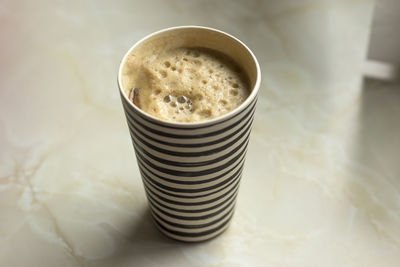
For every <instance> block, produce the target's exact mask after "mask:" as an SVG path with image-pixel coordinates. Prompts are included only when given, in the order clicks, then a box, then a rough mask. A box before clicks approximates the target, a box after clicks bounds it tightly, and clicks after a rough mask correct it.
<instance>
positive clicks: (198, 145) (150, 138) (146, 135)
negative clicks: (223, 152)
mask: <svg viewBox="0 0 400 267" xmlns="http://www.w3.org/2000/svg"><path fill="white" fill-rule="evenodd" d="M254 112H255V109H254V110H253V112H252V114H251V116H250V117H249V118H248V119H247V120H246V121H244V123H243V125H241V126H240V128H238V129H237V130H235V131H234V132H232V133H231V134H229V135H227V136H223V137H222V138H219V139H217V140H214V141H211V142H205V143H194V144H182V143H171V142H166V141H164V140H163V139H160V138H154V137H152V136H150V135H148V134H146V133H144V132H143V131H142V130H140V129H139V128H138V127H136V126H135V124H134V123H132V122H131V121H130V120H127V123H128V127H129V129H130V130H131V131H133V129H134V130H136V134H137V133H139V134H140V135H141V137H142V138H146V139H148V140H147V141H152V142H156V143H158V144H161V145H165V146H170V147H180V148H201V147H207V146H212V145H216V144H219V143H222V142H224V141H225V140H228V139H230V138H232V137H233V136H235V135H236V134H237V133H239V132H240V131H241V130H243V129H244V128H245V127H246V125H248V124H249V123H251V121H252V120H253V117H254Z"/></svg>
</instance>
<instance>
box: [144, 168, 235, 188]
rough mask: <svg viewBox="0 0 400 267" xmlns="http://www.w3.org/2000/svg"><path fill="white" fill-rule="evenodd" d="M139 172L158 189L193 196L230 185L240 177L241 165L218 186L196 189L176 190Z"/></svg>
mask: <svg viewBox="0 0 400 267" xmlns="http://www.w3.org/2000/svg"><path fill="white" fill-rule="evenodd" d="M139 170H140V173H141V174H142V178H143V179H146V180H147V181H150V182H151V183H153V184H155V185H157V186H158V187H161V188H163V189H165V190H169V191H173V192H176V193H187V194H194V193H203V192H208V191H211V190H214V189H218V188H219V187H221V186H223V185H225V184H227V183H228V184H230V182H232V181H233V180H236V179H238V178H239V177H240V175H241V174H242V171H243V165H241V166H240V168H239V169H238V170H237V171H236V172H235V173H234V174H233V175H231V176H230V177H229V178H227V179H225V180H223V181H222V182H221V183H218V184H215V185H213V186H209V187H203V188H196V189H182V188H177V187H170V186H166V185H164V184H161V183H159V182H157V181H155V180H153V179H152V178H151V177H149V176H147V175H146V174H145V173H144V172H143V171H142V170H141V169H139ZM213 193H214V192H212V193H209V194H213ZM207 195H208V194H207Z"/></svg>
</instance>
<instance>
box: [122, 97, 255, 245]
mask: <svg viewBox="0 0 400 267" xmlns="http://www.w3.org/2000/svg"><path fill="white" fill-rule="evenodd" d="M122 102H123V106H124V110H125V114H126V118H127V122H128V126H129V130H130V134H131V137H132V142H133V145H134V148H135V152H136V158H137V162H138V164H139V168H140V172H141V175H142V179H143V183H144V187H145V190H146V195H147V198H148V200H149V203H150V208H151V212H152V214H153V218H154V219H155V222H156V224H157V226H158V228H159V229H160V230H161V231H162V232H164V233H165V234H166V235H168V236H170V237H172V238H175V239H178V240H182V241H202V240H206V239H209V238H212V237H214V236H216V235H218V234H219V233H221V232H222V231H224V229H226V228H227V226H228V223H229V221H230V219H231V218H232V216H233V212H234V206H235V200H236V195H237V193H238V188H239V182H240V178H241V175H242V170H243V164H244V161H245V154H246V149H247V144H248V142H249V134H250V130H251V126H252V122H253V117H254V111H255V104H256V98H254V100H253V101H252V102H250V103H249V105H248V106H247V107H245V108H243V109H242V110H241V111H239V112H237V113H236V114H232V115H231V116H229V117H227V118H226V119H224V120H223V121H221V122H218V123H216V122H214V123H208V124H204V126H199V125H196V124H181V125H179V126H178V127H177V126H173V125H172V124H171V123H168V122H163V121H158V120H155V119H153V118H150V117H146V116H145V115H144V114H142V113H141V112H140V111H138V110H137V109H136V108H135V107H134V106H133V105H132V104H131V103H129V100H127V99H126V98H125V97H123V96H122Z"/></svg>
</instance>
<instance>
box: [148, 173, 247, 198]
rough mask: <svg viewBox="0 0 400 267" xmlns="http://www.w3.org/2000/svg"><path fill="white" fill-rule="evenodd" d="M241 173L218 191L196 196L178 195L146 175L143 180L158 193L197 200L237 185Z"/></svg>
mask: <svg viewBox="0 0 400 267" xmlns="http://www.w3.org/2000/svg"><path fill="white" fill-rule="evenodd" d="M240 175H241V172H240V173H239V174H238V175H237V176H236V177H235V178H234V179H232V180H231V181H230V182H229V183H228V184H226V185H224V186H223V187H222V188H220V189H218V190H217V191H213V192H210V193H207V194H203V195H195V196H193V195H191V196H186V195H177V194H174V193H171V192H169V191H166V190H164V189H161V188H160V187H158V186H157V185H155V184H153V183H152V182H151V181H149V180H147V179H146V178H144V177H142V178H143V182H144V183H145V184H147V185H148V186H150V187H151V188H152V189H153V191H157V192H158V194H163V195H164V196H165V197H170V198H174V199H183V200H182V201H184V200H186V199H195V200H197V199H201V198H205V197H209V196H212V195H216V194H218V193H220V192H221V191H223V190H225V189H227V188H229V187H230V186H231V185H234V186H236V185H237V184H238V183H239V182H240Z"/></svg>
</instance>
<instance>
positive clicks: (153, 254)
mask: <svg viewBox="0 0 400 267" xmlns="http://www.w3.org/2000/svg"><path fill="white" fill-rule="evenodd" d="M105 228H107V229H106V230H107V231H108V232H110V233H112V234H113V236H114V237H117V238H115V242H116V250H115V251H114V253H113V254H112V255H111V256H110V257H108V258H106V259H102V260H101V264H105V265H104V266H108V265H107V264H110V265H111V266H148V265H154V264H155V265H157V264H159V265H162V264H163V263H165V262H166V261H168V260H171V258H174V257H177V256H178V255H180V254H181V253H182V252H183V251H184V250H186V249H195V248H196V247H199V246H202V244H205V243H208V242H210V241H203V242H199V243H186V242H181V241H176V240H173V239H171V238H169V237H167V236H165V235H164V234H163V233H161V232H160V231H159V230H158V228H157V227H156V225H155V222H154V221H153V218H152V215H151V212H150V208H149V207H148V206H146V208H144V209H143V211H142V212H141V213H140V214H139V216H138V218H137V219H136V220H135V222H134V223H132V225H131V226H130V230H129V231H128V233H125V234H124V235H122V234H120V233H117V232H116V231H115V229H111V227H109V226H106V227H105ZM101 266H103V265H101Z"/></svg>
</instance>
